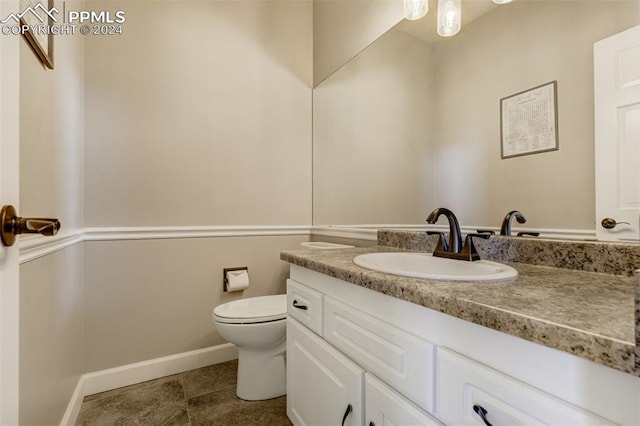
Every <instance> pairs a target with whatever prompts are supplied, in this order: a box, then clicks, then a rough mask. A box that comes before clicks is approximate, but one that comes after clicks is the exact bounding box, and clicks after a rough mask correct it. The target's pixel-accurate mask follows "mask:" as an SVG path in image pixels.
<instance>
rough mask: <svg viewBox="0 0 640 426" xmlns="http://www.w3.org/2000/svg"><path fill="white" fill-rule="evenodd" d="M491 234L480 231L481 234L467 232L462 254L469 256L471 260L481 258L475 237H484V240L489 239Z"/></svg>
mask: <svg viewBox="0 0 640 426" xmlns="http://www.w3.org/2000/svg"><path fill="white" fill-rule="evenodd" d="M489 237H491V234H488V233H479V234H467V236H466V237H465V239H464V247H463V248H462V252H461V253H462V254H463V255H464V256H465V257H467V256H468V257H469V260H472V261H473V260H480V255H479V254H478V250H476V245H475V244H473V239H474V238H482V239H483V240H486V239H489Z"/></svg>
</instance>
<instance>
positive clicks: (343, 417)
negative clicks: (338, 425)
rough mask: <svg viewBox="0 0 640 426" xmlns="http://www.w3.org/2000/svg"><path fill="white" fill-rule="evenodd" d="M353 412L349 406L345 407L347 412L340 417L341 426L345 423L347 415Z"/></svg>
mask: <svg viewBox="0 0 640 426" xmlns="http://www.w3.org/2000/svg"><path fill="white" fill-rule="evenodd" d="M352 411H353V407H352V406H351V404H349V405H347V411H345V412H344V416H342V426H344V422H346V421H347V417H349V413H351V412H352Z"/></svg>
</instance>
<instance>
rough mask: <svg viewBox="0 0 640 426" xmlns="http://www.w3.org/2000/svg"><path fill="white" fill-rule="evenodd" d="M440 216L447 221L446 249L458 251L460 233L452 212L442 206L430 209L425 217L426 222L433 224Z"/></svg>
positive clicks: (460, 243)
mask: <svg viewBox="0 0 640 426" xmlns="http://www.w3.org/2000/svg"><path fill="white" fill-rule="evenodd" d="M440 216H444V217H446V218H447V220H448V221H449V244H448V247H447V251H448V252H450V253H460V251H461V250H462V233H461V232H460V224H459V223H458V218H456V215H455V214H453V212H452V211H451V210H449V209H446V208H444V207H439V208H437V209H435V210H434V211H432V212H431V213H430V214H429V216H428V217H427V223H431V224H434V223H436V222H437V221H438V218H440Z"/></svg>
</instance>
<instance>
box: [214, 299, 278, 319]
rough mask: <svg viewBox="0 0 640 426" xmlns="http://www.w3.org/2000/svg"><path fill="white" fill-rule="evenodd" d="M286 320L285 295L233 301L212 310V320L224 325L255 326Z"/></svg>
mask: <svg viewBox="0 0 640 426" xmlns="http://www.w3.org/2000/svg"><path fill="white" fill-rule="evenodd" d="M286 318H287V295H286V294H278V295H275V296H260V297H250V298H248V299H240V300H234V301H233V302H228V303H224V304H222V305H219V306H216V307H215V308H214V310H213V320H214V321H217V322H221V323H225V324H256V323H263V322H272V321H278V320H283V319H286Z"/></svg>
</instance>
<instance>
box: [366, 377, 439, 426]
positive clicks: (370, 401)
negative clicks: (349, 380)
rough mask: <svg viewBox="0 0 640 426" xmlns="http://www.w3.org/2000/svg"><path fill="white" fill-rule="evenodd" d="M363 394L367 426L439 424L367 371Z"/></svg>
mask: <svg viewBox="0 0 640 426" xmlns="http://www.w3.org/2000/svg"><path fill="white" fill-rule="evenodd" d="M364 394H365V403H364V406H365V425H367V426H392V425H398V426H414V425H440V424H441V423H440V422H438V421H437V420H435V419H433V418H432V417H431V416H429V415H428V414H426V413H425V412H424V411H422V410H420V409H419V408H418V407H416V406H415V405H413V404H412V403H410V402H409V401H408V400H407V399H405V398H403V397H402V396H401V395H400V394H398V393H397V392H396V391H394V390H393V389H391V388H390V387H389V386H387V385H385V384H384V383H382V382H381V381H380V380H378V379H376V378H375V377H374V376H372V375H371V374H368V373H367V374H366V379H365V388H364Z"/></svg>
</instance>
